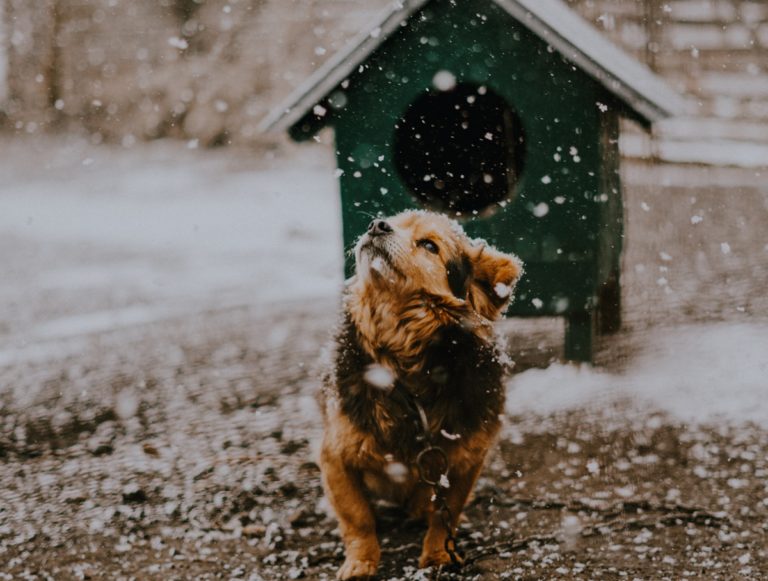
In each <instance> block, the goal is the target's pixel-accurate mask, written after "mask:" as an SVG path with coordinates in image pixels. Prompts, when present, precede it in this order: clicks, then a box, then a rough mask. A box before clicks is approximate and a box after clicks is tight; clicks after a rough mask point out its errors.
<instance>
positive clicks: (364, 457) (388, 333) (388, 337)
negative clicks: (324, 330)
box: [320, 211, 521, 579]
mask: <svg viewBox="0 0 768 581" xmlns="http://www.w3.org/2000/svg"><path fill="white" fill-rule="evenodd" d="M355 260H356V274H355V276H354V277H353V278H352V279H350V281H349V283H348V286H347V289H346V292H345V296H344V312H343V315H344V316H343V322H342V325H341V328H340V330H339V334H338V337H337V340H336V344H335V352H334V366H333V371H332V373H330V374H329V376H328V378H327V381H326V382H325V386H324V388H323V390H322V392H321V406H322V409H323V416H324V423H325V433H324V437H323V442H322V448H321V454H320V456H321V457H320V466H321V469H322V473H323V484H324V487H325V491H326V494H327V496H328V498H329V500H330V502H331V504H332V505H333V508H334V509H335V511H336V515H337V517H338V519H339V526H340V529H341V534H342V536H343V539H344V545H345V549H346V559H345V561H344V564H343V565H342V566H341V569H339V571H338V574H337V576H338V578H339V579H351V578H353V577H354V578H360V577H362V578H365V577H370V576H372V575H374V574H375V573H376V568H377V566H378V563H379V557H380V550H379V543H378V540H377V538H376V523H375V519H374V513H373V508H372V504H371V502H372V500H373V499H375V498H383V499H386V500H389V501H394V502H396V503H398V504H400V505H402V506H403V507H405V508H406V509H408V510H409V512H410V513H411V515H412V516H415V517H420V518H425V519H426V521H427V524H428V527H429V528H428V531H427V534H426V537H425V539H424V544H423V549H422V553H421V558H420V559H419V566H420V567H428V566H431V565H442V564H445V563H449V562H450V554H449V553H448V551H447V550H446V546H445V543H446V538H447V537H448V536H449V534H450V535H452V534H453V532H454V530H455V527H456V523H457V521H458V517H459V514H460V513H461V510H462V509H463V508H464V504H465V503H466V501H467V498H468V497H469V494H470V492H471V490H472V488H473V486H474V483H475V480H476V479H477V476H478V473H479V472H480V469H481V468H482V465H483V461H484V459H485V456H486V453H487V452H488V449H489V447H490V446H491V444H492V442H493V440H494V437H495V436H496V434H497V432H498V430H499V425H500V420H499V414H500V413H501V412H502V410H503V404H504V391H503V386H502V379H503V375H504V364H503V363H502V361H503V356H502V355H501V353H500V352H499V350H498V349H497V347H496V346H495V344H494V333H493V328H492V324H491V322H492V321H494V320H496V319H497V318H499V316H500V315H501V313H502V311H504V310H505V309H506V306H507V305H508V303H509V300H510V297H511V294H512V289H513V287H514V285H515V283H516V282H517V279H518V278H519V276H520V274H521V264H520V262H519V261H518V259H517V258H516V257H514V256H511V255H508V254H502V253H501V252H498V251H497V250H494V249H492V248H491V247H489V246H487V245H486V244H485V243H484V242H481V241H472V240H470V239H469V238H468V237H467V236H466V234H464V232H463V230H462V229H461V227H460V226H459V225H458V224H457V223H456V222H454V221H452V220H449V219H448V218H446V217H444V216H441V215H439V214H433V213H428V212H420V211H410V212H404V213H402V214H398V215H397V216H394V217H393V218H390V219H386V220H384V219H376V220H374V221H373V222H371V224H370V226H369V228H368V232H367V233H365V234H364V235H363V236H362V237H361V238H360V240H359V242H358V244H357V246H356V248H355ZM413 401H416V402H418V403H417V404H416V405H417V408H414V405H413ZM418 406H421V409H422V410H424V412H425V415H426V420H427V423H428V425H429V432H430V433H429V435H428V436H427V435H426V434H425V430H424V428H423V427H422V426H423V422H420V420H419V414H418V413H416V412H414V409H418ZM428 441H429V442H433V443H434V445H436V446H438V447H440V448H441V449H442V450H444V451H445V453H446V455H447V459H448V466H449V468H448V471H447V474H446V475H445V476H447V479H446V480H444V481H443V487H442V488H441V489H439V490H438V489H437V488H433V487H431V486H429V485H427V484H425V483H424V482H423V481H422V480H420V479H419V472H418V470H417V466H416V458H417V456H418V454H419V452H421V451H422V450H424V449H425V448H426V447H427V445H428ZM423 461H424V463H426V464H430V463H431V464H432V466H427V468H428V469H430V470H432V472H433V473H434V474H439V473H440V472H441V471H442V470H443V468H444V467H443V466H438V464H441V463H442V462H441V459H440V458H439V457H438V455H437V454H431V455H427V456H426V457H425V458H424V459H423ZM429 479H430V480H435V479H436V477H435V476H429ZM436 491H437V492H439V494H440V498H442V499H444V502H445V504H446V505H447V507H448V508H449V512H447V511H441V510H439V509H438V508H437V507H436V506H435V504H436V502H435V498H436V497H435V492H436ZM441 512H443V513H445V514H449V515H450V518H449V520H450V521H451V522H450V523H449V527H450V531H449V530H447V527H446V526H445V524H444V523H443V521H442V519H441Z"/></svg>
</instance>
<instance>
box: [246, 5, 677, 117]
mask: <svg viewBox="0 0 768 581" xmlns="http://www.w3.org/2000/svg"><path fill="white" fill-rule="evenodd" d="M429 1H430V0H405V1H402V2H398V1H395V2H394V4H393V5H392V7H390V8H389V9H387V10H386V11H384V12H383V13H382V14H380V15H379V16H378V17H377V18H376V20H375V21H374V23H373V25H372V26H371V27H369V28H368V29H367V30H365V31H363V32H362V33H360V34H358V35H357V36H355V38H354V39H353V40H352V41H351V42H350V43H349V45H348V46H347V47H346V48H344V49H342V50H341V51H339V52H338V53H336V54H335V55H334V56H332V57H331V58H330V59H328V60H327V61H326V62H325V63H324V64H323V65H322V66H321V67H320V68H318V69H317V70H316V71H315V72H314V73H313V74H312V75H311V76H310V77H309V78H307V80H306V81H305V82H304V83H302V84H301V85H300V86H299V87H297V88H296V89H295V90H294V91H293V92H292V93H291V94H290V95H289V96H288V97H287V98H286V100H285V101H284V102H283V104H282V105H281V106H280V107H278V108H276V109H274V110H273V111H272V112H271V113H270V114H269V115H267V116H266V117H265V118H264V119H263V120H262V121H261V122H260V123H259V129H260V130H261V131H274V130H280V131H285V130H287V129H288V128H289V127H291V125H293V124H294V123H296V122H297V121H299V119H301V118H302V117H303V116H304V115H306V113H307V112H308V111H309V110H310V109H311V108H312V107H314V105H316V104H317V103H319V102H320V101H322V100H323V99H324V98H325V97H326V96H327V95H328V93H330V92H331V91H332V90H333V89H334V88H336V87H337V86H338V85H339V84H340V83H341V82H342V81H344V80H345V79H346V78H347V77H349V76H350V75H351V74H352V73H353V72H354V71H355V69H356V68H357V67H358V66H359V65H360V64H361V63H362V62H363V61H364V60H365V59H366V58H368V56H369V55H370V54H371V53H373V52H374V51H375V50H376V49H377V48H378V47H379V46H380V45H381V44H382V43H383V42H384V41H385V40H386V39H387V38H388V37H389V36H391V35H392V33H394V32H395V31H396V30H397V29H398V27H399V26H400V25H401V24H402V23H404V22H406V21H407V20H408V18H409V17H410V16H411V15H412V14H413V13H414V12H416V11H417V10H419V9H420V8H421V7H422V6H424V5H425V4H427V3H428V2H429ZM492 1H493V2H495V3H496V4H498V5H499V6H500V7H501V8H503V9H504V10H505V11H506V12H507V13H508V14H509V15H510V16H512V17H513V18H515V19H516V20H517V21H519V22H520V23H521V24H522V25H523V26H525V27H526V28H528V29H529V30H531V31H532V32H533V33H534V34H536V35H537V36H538V37H540V38H541V39H542V40H544V41H545V42H547V43H549V44H550V45H552V47H553V48H554V49H555V50H557V51H558V52H559V53H560V54H562V55H563V56H564V57H565V58H566V59H568V60H569V61H571V62H572V63H573V64H574V65H576V66H578V67H579V68H580V69H582V70H583V71H584V72H585V73H587V74H588V75H590V76H592V77H593V78H594V79H596V80H597V81H598V82H599V83H600V84H601V85H603V86H604V87H605V88H606V89H607V90H608V91H609V92H611V93H613V94H614V95H615V96H616V97H618V98H619V99H620V100H621V101H623V102H624V103H626V104H627V105H629V106H630V107H631V108H632V109H634V110H635V111H636V112H637V113H638V114H639V115H640V116H641V117H643V118H644V119H646V120H647V121H649V122H651V123H653V122H655V121H659V120H660V119H664V118H666V117H671V116H675V115H680V114H682V113H684V112H685V110H686V104H685V100H684V99H683V97H682V96H681V95H679V94H678V93H677V92H675V91H674V90H672V89H671V88H670V87H669V86H668V85H667V84H666V83H665V82H664V81H663V80H662V79H661V78H660V77H659V76H657V75H656V74H655V73H653V72H652V71H651V70H650V69H649V68H648V67H646V66H645V65H644V64H642V63H640V62H638V61H637V60H636V59H634V58H632V57H631V56H629V55H628V54H626V53H625V52H624V51H623V50H621V49H620V48H619V47H618V46H616V45H615V44H613V43H612V42H611V41H609V40H608V39H606V38H605V37H603V36H602V34H601V33H600V32H598V31H597V30H596V29H595V28H593V27H592V26H591V25H589V24H588V23H587V22H586V21H584V20H583V19H582V18H581V17H580V16H579V15H578V14H576V13H575V12H573V11H572V10H571V9H570V8H568V7H567V6H566V5H565V4H564V3H563V2H561V0H492Z"/></svg>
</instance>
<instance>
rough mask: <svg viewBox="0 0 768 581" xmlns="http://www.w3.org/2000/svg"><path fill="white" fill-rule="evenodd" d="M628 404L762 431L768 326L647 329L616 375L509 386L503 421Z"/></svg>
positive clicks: (554, 369) (530, 374)
mask: <svg viewBox="0 0 768 581" xmlns="http://www.w3.org/2000/svg"><path fill="white" fill-rule="evenodd" d="M620 399H622V400H625V399H629V400H631V401H634V402H636V403H637V404H638V405H640V406H651V407H653V408H656V409H658V410H660V411H664V412H667V413H669V414H670V415H672V416H673V417H675V418H677V419H679V420H680V421H683V422H687V423H691V424H706V423H716V422H733V423H743V422H754V423H756V424H758V425H760V426H765V427H768V326H765V325H758V324H712V325H704V324H702V325H695V326H689V327H684V328H680V329H675V330H670V329H663V330H658V331H655V332H654V334H652V335H651V336H649V337H648V338H647V340H646V341H645V347H644V348H643V349H642V351H641V353H640V354H639V355H638V356H637V357H636V358H635V360H634V362H633V363H632V364H631V366H630V367H629V369H627V370H626V371H625V372H623V373H621V374H616V373H608V372H606V371H602V370H600V369H595V368H591V367H588V366H576V365H560V364H558V365H553V366H551V367H549V368H547V369H531V370H528V371H525V372H523V373H521V374H520V375H518V376H516V377H515V378H514V379H513V380H511V381H510V384H509V394H508V400H507V411H508V413H509V414H511V415H520V414H523V413H527V412H533V413H537V414H541V415H549V414H553V413H556V412H560V411H568V410H574V409H584V408H588V407H601V406H606V405H611V404H612V403H614V402H616V401H617V400H620Z"/></svg>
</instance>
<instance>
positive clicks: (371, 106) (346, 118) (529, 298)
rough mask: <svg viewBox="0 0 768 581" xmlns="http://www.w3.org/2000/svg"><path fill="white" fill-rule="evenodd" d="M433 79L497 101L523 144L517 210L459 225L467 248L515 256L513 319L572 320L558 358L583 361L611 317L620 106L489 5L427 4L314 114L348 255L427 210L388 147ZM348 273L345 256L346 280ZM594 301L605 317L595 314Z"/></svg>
mask: <svg viewBox="0 0 768 581" xmlns="http://www.w3.org/2000/svg"><path fill="white" fill-rule="evenodd" d="M440 71H450V72H451V73H452V74H453V75H454V76H455V77H456V79H457V81H458V82H460V83H472V84H475V85H478V86H484V87H487V88H489V89H491V90H492V91H494V92H495V93H496V94H498V95H500V96H502V97H503V98H504V99H505V100H506V101H507V103H508V104H509V105H511V107H513V108H514V110H515V111H516V112H517V114H518V116H519V117H520V119H521V120H522V124H523V127H524V130H525V134H526V149H527V151H526V164H525V170H524V173H523V175H522V178H521V180H520V181H519V183H518V186H517V188H516V190H515V192H514V195H513V196H512V198H511V199H510V200H509V201H508V202H507V203H502V204H499V205H496V207H494V208H493V209H492V211H491V212H489V213H483V214H482V215H480V214H478V215H464V216H458V218H459V220H460V221H461V222H462V224H463V226H464V228H465V229H466V231H467V232H468V233H469V234H470V235H471V236H479V237H482V238H485V239H486V240H488V242H490V243H491V244H494V245H495V246H497V247H498V248H500V249H502V250H506V251H511V252H514V253H515V254H517V255H518V256H520V258H521V259H522V260H523V262H524V263H525V267H526V271H525V275H524V277H523V278H522V280H521V282H520V284H519V287H518V290H517V292H516V300H515V302H514V304H513V305H512V306H511V307H510V310H509V314H510V315H518V316H537V315H548V316H551V315H562V316H568V317H569V320H571V321H579V323H578V324H574V325H575V326H574V331H572V332H571V333H570V334H569V336H571V337H573V338H574V339H573V340H574V341H577V342H578V345H576V344H575V343H574V344H573V345H572V346H571V348H568V349H567V350H568V352H569V355H570V356H572V357H574V358H576V359H586V360H588V359H589V358H590V357H591V349H592V343H591V339H590V340H589V341H587V340H586V339H585V337H590V338H591V336H592V334H593V331H594V329H591V330H590V332H589V333H586V332H585V331H584V330H583V326H584V325H585V324H587V323H585V321H588V322H589V324H590V325H592V324H593V323H592V322H593V321H594V320H595V317H593V316H592V312H593V311H595V310H596V309H597V310H598V312H599V313H602V314H603V320H605V321H609V323H610V320H611V316H612V313H613V315H615V314H616V312H617V309H619V307H618V304H617V302H618V301H617V299H616V296H617V292H618V288H619V287H618V273H619V267H620V253H621V235H622V211H621V192H620V184H619V181H618V163H619V158H618V149H617V147H618V146H617V136H618V125H617V115H616V113H615V112H614V111H615V103H614V102H613V101H612V99H611V97H610V96H609V95H608V94H607V93H606V92H605V90H604V89H603V88H602V87H600V86H599V85H598V84H597V83H595V82H594V81H593V80H592V79H591V78H590V77H588V76H587V75H586V74H584V73H583V72H582V71H580V70H577V69H576V68H575V67H574V66H572V65H571V64H569V63H568V62H567V61H565V60H564V59H563V58H562V57H561V56H560V55H558V54H557V53H555V52H554V51H553V50H551V48H550V47H548V46H547V44H546V43H544V42H543V41H542V40H541V39H539V38H538V37H537V36H535V35H533V34H532V33H530V32H529V31H528V30H526V29H525V28H524V27H523V26H521V25H520V24H519V23H518V22H516V21H515V20H514V19H513V18H511V17H510V16H509V15H508V14H507V13H506V12H504V11H503V10H501V9H500V8H498V6H496V5H495V4H494V3H492V2H488V1H484V0H465V1H463V2H457V3H455V5H454V4H453V3H452V2H450V1H449V0H436V1H435V2H432V3H430V4H429V5H428V6H427V7H426V8H425V9H424V10H422V11H421V12H420V13H418V14H417V15H416V16H414V17H412V18H411V19H410V20H409V21H408V23H407V25H406V26H404V27H402V28H401V29H400V30H399V31H398V32H397V33H395V34H394V35H393V36H392V37H390V38H389V39H388V40H387V41H386V42H385V43H384V44H383V45H382V46H381V47H380V48H379V50H378V51H376V52H375V53H374V54H373V55H371V57H369V59H368V60H367V61H366V62H365V64H364V65H363V66H362V67H361V68H360V69H359V70H358V72H357V73H356V74H355V75H354V76H352V77H351V78H350V79H348V81H347V82H345V83H343V86H341V87H339V89H338V90H337V91H335V92H333V93H332V94H331V95H330V96H329V98H328V99H327V100H326V101H324V102H323V103H322V107H323V108H324V109H325V111H326V114H325V116H324V117H323V119H322V122H323V123H326V124H332V125H333V126H334V128H335V132H336V148H337V161H338V167H339V169H340V170H342V171H343V173H342V175H341V176H340V178H339V179H340V185H341V196H342V208H343V235H344V243H345V247H346V248H347V249H348V248H350V247H351V246H353V245H354V242H355V240H356V238H357V237H358V236H359V235H360V234H362V233H363V232H364V231H365V228H366V225H367V224H368V222H369V221H370V220H371V218H372V217H373V216H376V215H391V214H394V213H396V212H398V211H401V210H403V209H406V208H414V207H423V206H422V204H421V203H420V202H418V201H417V200H416V199H415V198H414V197H413V196H412V195H411V194H410V193H409V192H408V190H407V188H406V186H405V185H404V183H403V181H402V179H401V177H400V176H399V175H398V171H397V169H396V168H395V164H394V161H393V150H392V143H393V138H394V131H395V126H396V124H397V122H398V120H399V119H400V118H401V116H402V115H403V114H404V113H405V111H406V110H407V108H408V106H409V104H410V103H412V102H414V100H416V99H417V98H418V97H419V96H420V95H421V94H423V93H424V92H425V91H430V90H434V88H433V86H432V83H433V78H434V77H435V75H436V74H437V73H438V72H440ZM606 106H607V107H608V109H607V110H605V108H606ZM318 128H319V126H318V120H317V119H315V118H314V116H312V115H310V116H308V117H307V118H306V119H304V120H302V121H300V122H299V123H297V124H296V125H295V126H294V127H293V128H292V132H291V134H292V135H293V137H294V138H297V139H301V138H302V137H303V136H307V135H312V134H314V133H315V132H316V131H317V130H318ZM352 266H353V259H352V257H351V256H349V255H347V261H346V272H347V275H349V274H351V269H352ZM619 295H620V292H619ZM601 298H602V299H603V300H604V301H605V302H610V303H611V304H612V305H613V306H612V307H611V308H606V309H602V310H601V309H600V306H601V305H600V300H601ZM615 320H616V318H615V317H614V318H613V324H615ZM577 328H578V329H579V330H578V331H576V330H575V329H577ZM606 329H608V330H610V329H611V324H607V325H606Z"/></svg>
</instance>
